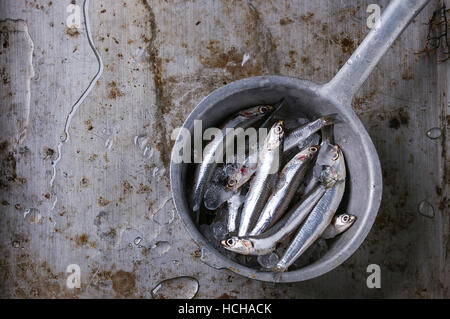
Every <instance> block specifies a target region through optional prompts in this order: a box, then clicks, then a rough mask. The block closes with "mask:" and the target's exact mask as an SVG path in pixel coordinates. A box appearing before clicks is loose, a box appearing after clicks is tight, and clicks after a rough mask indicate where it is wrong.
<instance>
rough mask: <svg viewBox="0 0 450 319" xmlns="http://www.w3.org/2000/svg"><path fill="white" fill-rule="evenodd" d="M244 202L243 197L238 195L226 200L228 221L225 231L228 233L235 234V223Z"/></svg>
mask: <svg viewBox="0 0 450 319" xmlns="http://www.w3.org/2000/svg"><path fill="white" fill-rule="evenodd" d="M244 201H245V196H243V195H241V194H240V193H236V194H235V195H233V197H231V198H230V199H229V200H228V219H227V229H228V233H234V232H236V223H237V218H238V214H239V209H240V208H241V207H242V204H243V203H244Z"/></svg>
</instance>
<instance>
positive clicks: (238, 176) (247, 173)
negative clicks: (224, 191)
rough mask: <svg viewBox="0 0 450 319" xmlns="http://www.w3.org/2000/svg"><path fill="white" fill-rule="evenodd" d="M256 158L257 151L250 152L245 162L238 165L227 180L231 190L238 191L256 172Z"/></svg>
mask: <svg viewBox="0 0 450 319" xmlns="http://www.w3.org/2000/svg"><path fill="white" fill-rule="evenodd" d="M254 158H257V152H255V153H252V154H250V155H249V156H248V157H247V158H246V160H245V162H244V163H243V164H241V165H236V171H235V172H234V173H232V174H231V175H230V176H229V177H228V180H227V188H228V189H229V190H231V191H237V190H238V189H239V188H241V187H242V185H244V184H245V183H247V182H248V181H249V180H250V178H252V176H253V175H254V174H255V173H256V169H257V167H258V161H257V160H255V159H254Z"/></svg>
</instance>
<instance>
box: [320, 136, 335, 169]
mask: <svg viewBox="0 0 450 319" xmlns="http://www.w3.org/2000/svg"><path fill="white" fill-rule="evenodd" d="M339 151H340V149H339V147H338V146H337V145H333V144H331V143H329V142H328V141H324V142H322V143H321V145H320V151H319V154H318V156H317V164H318V165H322V166H333V165H334V164H335V163H336V161H337V160H338V159H339Z"/></svg>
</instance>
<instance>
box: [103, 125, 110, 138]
mask: <svg viewBox="0 0 450 319" xmlns="http://www.w3.org/2000/svg"><path fill="white" fill-rule="evenodd" d="M102 134H103V135H104V136H111V135H112V134H113V130H112V128H110V127H107V126H105V127H104V128H103V130H102Z"/></svg>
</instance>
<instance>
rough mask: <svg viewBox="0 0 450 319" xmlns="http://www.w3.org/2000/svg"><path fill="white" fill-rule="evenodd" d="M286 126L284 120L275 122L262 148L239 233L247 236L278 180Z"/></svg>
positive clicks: (243, 210) (243, 211)
mask: <svg viewBox="0 0 450 319" xmlns="http://www.w3.org/2000/svg"><path fill="white" fill-rule="evenodd" d="M283 141H284V128H283V121H278V122H277V123H275V124H274V125H273V126H272V128H271V129H270V131H269V134H268V135H267V137H266V139H265V141H264V146H263V147H262V148H261V152H260V154H259V159H258V167H257V169H256V173H255V177H254V178H253V181H252V182H251V185H250V190H249V192H248V195H247V198H246V201H245V204H244V208H243V209H242V214H241V218H240V222H239V229H238V235H239V236H245V235H246V234H247V232H248V230H249V229H250V227H252V226H253V225H252V224H253V222H254V221H255V220H256V219H257V218H258V216H259V213H260V212H261V210H262V209H263V207H264V204H265V203H266V201H267V198H268V197H269V195H270V191H271V189H272V187H273V186H274V184H275V183H276V180H277V175H278V174H277V173H278V168H279V166H280V164H281V155H282V152H283Z"/></svg>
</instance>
